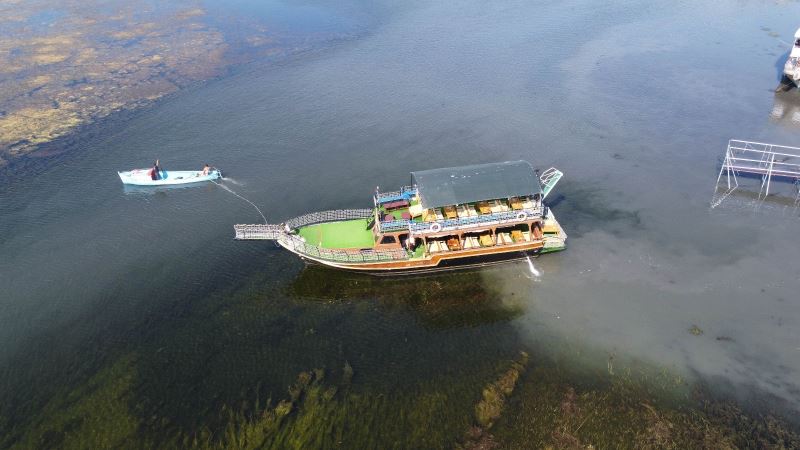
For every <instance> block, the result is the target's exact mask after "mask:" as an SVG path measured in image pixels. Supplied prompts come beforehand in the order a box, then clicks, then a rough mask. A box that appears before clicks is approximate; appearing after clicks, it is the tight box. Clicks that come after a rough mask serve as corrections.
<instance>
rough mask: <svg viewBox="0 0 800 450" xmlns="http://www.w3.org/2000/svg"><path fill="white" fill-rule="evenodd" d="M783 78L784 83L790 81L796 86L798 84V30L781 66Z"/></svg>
mask: <svg viewBox="0 0 800 450" xmlns="http://www.w3.org/2000/svg"><path fill="white" fill-rule="evenodd" d="M783 76H784V83H785V82H787V81H790V82H791V83H794V84H795V85H796V86H797V85H798V84H800V28H798V29H797V31H795V33H794V45H792V50H791V51H790V52H789V58H788V59H786V63H785V64H784V65H783Z"/></svg>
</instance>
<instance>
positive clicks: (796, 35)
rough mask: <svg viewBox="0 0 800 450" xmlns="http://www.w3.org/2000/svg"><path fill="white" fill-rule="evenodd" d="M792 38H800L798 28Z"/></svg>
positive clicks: (799, 29)
mask: <svg viewBox="0 0 800 450" xmlns="http://www.w3.org/2000/svg"><path fill="white" fill-rule="evenodd" d="M794 37H795V39H797V38H800V28H798V29H797V31H795V32H794Z"/></svg>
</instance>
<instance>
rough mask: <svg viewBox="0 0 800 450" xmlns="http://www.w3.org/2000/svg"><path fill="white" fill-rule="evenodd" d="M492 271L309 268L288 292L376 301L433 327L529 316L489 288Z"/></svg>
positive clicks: (300, 296)
mask: <svg viewBox="0 0 800 450" xmlns="http://www.w3.org/2000/svg"><path fill="white" fill-rule="evenodd" d="M506 267H507V266H506ZM493 270H495V269H489V270H463V271H457V272H452V273H447V274H438V275H428V276H409V277H375V276H370V275H363V274H357V273H348V272H343V271H338V270H332V269H328V268H325V267H321V266H317V265H310V266H306V268H305V269H303V271H302V272H301V273H300V275H299V276H298V277H297V278H296V279H295V280H294V282H292V284H291V286H290V289H289V292H290V293H291V296H292V297H293V298H296V299H298V300H304V301H325V302H347V301H354V300H361V301H368V300H374V301H376V302H377V303H378V304H379V305H380V306H381V307H382V308H386V309H388V310H392V311H395V312H407V313H411V314H413V316H414V317H416V318H417V319H418V320H419V321H420V322H421V323H422V324H424V326H425V327H429V328H433V329H447V328H460V327H476V326H480V325H487V324H492V323H497V322H507V321H510V320H512V319H514V318H516V317H518V316H520V315H521V314H522V313H523V312H524V310H523V305H522V303H521V301H520V302H513V301H512V302H509V301H508V299H505V298H504V297H503V296H502V295H500V292H498V290H496V289H492V288H491V287H490V286H489V285H487V283H486V279H485V278H484V277H485V276H486V275H487V274H489V273H492V271H493ZM500 270H502V269H500ZM520 300H521V298H520Z"/></svg>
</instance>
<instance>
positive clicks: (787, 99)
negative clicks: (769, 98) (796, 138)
mask: <svg viewBox="0 0 800 450" xmlns="http://www.w3.org/2000/svg"><path fill="white" fill-rule="evenodd" d="M769 118H770V120H771V121H772V122H774V123H777V124H778V125H782V126H786V127H791V128H798V127H800V92H798V90H797V89H794V88H793V89H791V90H789V91H786V92H776V93H775V97H774V100H773V104H772V110H771V111H770V113H769Z"/></svg>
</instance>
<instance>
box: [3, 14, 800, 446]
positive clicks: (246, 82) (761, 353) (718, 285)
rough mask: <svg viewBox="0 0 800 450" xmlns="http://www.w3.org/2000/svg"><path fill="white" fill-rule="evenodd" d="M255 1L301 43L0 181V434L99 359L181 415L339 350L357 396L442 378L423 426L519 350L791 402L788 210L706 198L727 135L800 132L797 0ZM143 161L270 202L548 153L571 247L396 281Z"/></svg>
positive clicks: (407, 389) (383, 415) (68, 387)
mask: <svg viewBox="0 0 800 450" xmlns="http://www.w3.org/2000/svg"><path fill="white" fill-rule="evenodd" d="M269 5H270V6H269V7H266V9H257V11H258V12H255V13H253V12H251V8H255V7H253V6H252V4H251V3H248V2H242V4H241V5H239V6H237V7H236V8H235V9H234V10H233V12H231V14H234V13H241V14H248V15H251V16H252V15H256V16H257V15H258V14H263V15H264V16H263V17H264V19H263V20H266V21H267V23H269V20H271V19H270V18H272V17H275V20H276V22H275V24H274V26H275V27H277V28H279V29H280V28H281V27H283V28H285V29H287V30H292V29H293V27H295V26H296V27H297V29H298V30H301V32H302V33H306V35H308V36H316V37H315V38H314V40H313V43H314V45H313V48H312V49H311V50H308V51H304V52H301V53H297V54H294V55H291V56H287V57H284V58H280V59H277V60H276V59H275V58H271V59H268V60H259V61H256V62H254V63H251V64H248V65H246V66H242V67H240V68H238V69H237V70H235V71H234V73H233V74H232V75H230V76H226V77H224V78H222V79H219V80H216V81H213V82H210V83H208V84H207V85H204V86H201V87H197V88H190V89H187V90H184V91H182V92H180V93H179V94H177V95H175V96H172V97H170V98H168V99H167V100H164V101H162V102H160V103H158V104H157V105H156V106H155V107H153V108H151V109H149V110H147V111H143V112H141V113H138V114H136V115H133V116H132V117H127V118H126V119H125V120H124V121H123V120H119V121H113V120H111V121H108V122H107V123H105V124H104V125H103V128H102V132H100V131H95V132H93V133H86V134H85V135H82V136H78V137H77V138H73V141H75V142H77V143H76V144H75V147H76V148H74V149H73V150H71V151H70V152H68V153H66V154H64V155H61V156H58V157H56V158H53V159H49V160H43V161H41V162H40V163H38V164H33V165H31V164H29V165H26V166H25V167H24V170H25V171H26V172H16V173H13V174H11V175H9V178H8V179H7V180H5V181H3V182H2V183H1V184H0V255H2V258H0V286H2V292H3V294H2V295H0V342H3V343H4V345H3V346H1V347H0V368H1V369H2V374H3V376H2V379H3V381H2V383H0V390H2V392H0V395H2V398H3V402H2V404H3V406H2V407H0V408H2V409H0V419H1V420H0V427H2V426H3V425H4V424H5V426H8V427H9V428H8V429H9V430H14V436H18V435H23V434H25V433H26V430H28V429H29V427H31V429H33V428H35V427H36V426H39V425H40V424H38V422H36V419H31V418H32V417H36V416H37V414H38V413H39V412H41V411H42V410H45V411H49V413H52V414H57V411H58V410H59V408H62V407H63V408H67V406H65V405H67V404H68V402H66V400H65V401H64V402H63V403H59V401H58V399H59V398H60V397H59V396H63V395H66V394H65V393H69V392H74V390H75V389H77V387H80V386H83V385H84V384H85V383H86V382H87V380H94V378H93V377H95V376H96V374H98V373H103V370H107V369H108V368H109V367H116V365H117V364H120V363H119V362H120V361H133V362H130V363H126V364H127V365H125V366H124V367H127V369H126V370H128V371H129V372H128V373H132V374H134V375H131V376H133V377H134V378H135V379H136V380H137V381H134V386H136V387H135V389H134V395H133V398H134V399H135V407H134V406H132V407H131V411H133V412H131V413H130V414H132V415H141V416H142V417H149V416H150V415H153V417H155V415H158V416H159V417H166V418H168V420H169V423H170V425H169V426H170V427H175V428H176V429H181V430H191V429H194V428H197V427H199V426H202V425H204V424H206V425H207V424H209V423H213V422H214V420H216V419H210V418H209V417H211V416H214V413H213V411H215V410H216V409H217V408H219V407H220V405H235V404H238V403H241V402H242V401H243V400H252V398H253V397H254V395H256V394H258V395H261V396H262V397H264V398H266V397H267V396H272V397H273V398H279V397H280V396H281V395H282V394H283V393H285V388H286V386H287V385H288V384H290V383H291V382H292V380H294V379H295V378H296V376H297V374H298V373H299V372H301V371H304V370H309V369H312V368H315V367H323V366H324V367H326V368H328V369H329V370H330V371H331V372H332V373H334V374H336V373H339V372H340V371H341V368H342V366H343V365H344V364H345V362H347V363H348V364H350V365H352V367H353V369H354V372H355V377H354V378H353V386H354V388H357V389H361V390H363V392H372V393H380V395H384V394H385V396H386V397H389V398H395V399H397V402H400V403H402V402H404V401H408V402H411V401H412V400H403V399H410V398H420V397H425V398H436V396H442V398H446V399H448V405H449V407H448V408H446V409H444V410H441V411H438V412H439V413H441V414H442V416H441V417H442V425H441V426H440V427H434V428H439V431H437V432H435V433H433V434H434V435H435V436H434V437H436V436H439V435H438V434H436V433H441V434H442V436H444V437H442V439H445V440H446V439H448V436H451V435H455V436H456V437H457V436H458V435H459V433H461V432H462V431H460V430H463V429H464V423H465V421H466V419H465V417H468V416H469V414H470V412H471V408H472V406H471V405H472V404H473V403H474V397H475V395H476V394H475V393H476V392H477V393H480V386H481V385H482V384H483V383H485V382H486V380H488V379H491V378H492V375H491V374H493V373H494V372H493V370H495V368H496V364H497V361H498V360H503V359H508V358H513V357H514V355H516V354H517V352H518V351H519V350H521V349H526V350H528V351H529V352H531V354H532V358H533V360H534V361H535V360H537V359H538V360H555V361H560V364H563V365H564V366H566V367H572V368H575V370H576V371H581V370H588V371H589V372H590V373H594V374H596V373H605V372H606V371H608V372H610V373H611V374H612V375H613V374H615V373H621V372H622V371H624V370H625V369H626V368H628V369H630V368H631V367H634V368H636V367H644V366H654V367H657V368H663V369H665V370H667V371H669V372H670V373H672V374H675V375H676V376H679V377H682V378H683V379H685V380H688V382H689V383H690V384H693V383H695V382H701V383H705V384H707V385H710V386H711V387H712V388H713V389H712V390H713V391H714V392H716V393H719V394H720V395H724V396H728V397H731V398H734V399H736V400H737V401H739V402H740V404H741V405H743V406H745V407H750V406H752V407H756V408H761V407H769V408H772V409H775V410H777V411H779V412H780V413H781V414H783V415H784V416H786V417H791V416H792V415H793V414H796V413H797V412H798V411H799V410H800V381H798V380H800V331H798V329H800V328H799V326H800V296H798V295H797V293H798V289H799V288H800V266H798V265H797V249H798V246H797V239H796V236H797V230H798V226H800V214H798V212H797V210H796V209H793V208H788V207H773V208H769V207H765V208H761V209H759V210H754V209H753V208H748V207H737V208H731V207H724V205H723V207H720V208H715V209H713V210H712V209H710V208H709V203H710V200H711V197H712V194H713V191H714V182H715V180H716V176H717V173H718V170H719V162H720V159H721V157H722V155H723V154H724V151H725V147H726V145H727V141H728V139H730V138H738V139H747V140H755V141H763V142H774V143H779V144H786V145H793V144H795V145H796V144H797V143H798V131H800V128H798V127H797V125H796V123H797V122H795V121H792V120H789V119H780V118H779V117H777V116H776V114H775V113H774V112H773V110H774V108H775V106H776V105H788V106H785V108H787V109H791V108H796V107H797V105H800V95H796V94H798V93H797V92H790V93H786V94H780V95H779V96H777V97H776V95H775V94H774V93H773V89H774V88H775V86H776V85H777V83H778V80H779V74H780V67H781V66H782V63H783V58H785V55H786V51H787V50H788V48H789V43H790V42H791V40H792V34H793V32H794V30H795V29H796V27H797V26H798V24H797V22H796V18H797V17H799V16H800V5H798V4H796V3H794V2H787V3H771V2H735V1H727V0H703V1H694V2H677V3H676V2H655V3H653V2H641V1H623V2H612V3H608V2H597V1H591V0H576V1H567V2H560V3H552V2H533V3H531V2H503V3H491V2H490V3H486V2H479V1H471V0H465V1H460V2H424V1H415V2H404V3H403V5H402V6H400V5H396V4H394V3H391V2H389V3H386V4H382V3H378V2H363V4H362V3H360V2H350V3H346V4H343V5H338V4H322V3H316V2H313V1H312V2H305V3H304V4H303V5H304V6H302V7H297V8H290V7H287V6H286V5H283V4H280V3H270V4H269ZM218 8H219V9H220V11H223V10H224V8H222V7H221V6H219V7H218ZM270 8H272V9H270ZM211 11H212V12H213V11H214V9H213V7H212V9H211ZM225 11H227V10H224V11H223V12H225ZM223 12H219V11H218V12H217V14H220V15H222V14H223ZM221 23H222V22H221ZM321 35H324V36H330V38H320V37H319V36H321ZM309 39H310V38H309ZM156 158H159V159H160V160H161V163H162V165H163V166H164V167H165V168H166V169H167V170H169V169H173V168H174V169H176V170H178V169H190V168H193V167H196V168H200V167H202V164H203V163H205V162H209V163H211V164H214V165H216V166H218V167H220V168H222V169H223V171H224V173H225V175H226V177H228V179H227V180H226V181H225V182H224V184H225V185H226V186H228V187H229V188H230V189H233V190H234V191H236V192H237V193H239V194H240V195H243V196H244V197H246V198H248V199H249V200H251V201H253V202H254V203H256V204H257V205H259V207H260V208H261V209H262V210H263V211H264V213H265V215H266V216H267V219H269V220H270V221H271V222H280V221H283V220H285V219H287V218H290V217H294V216H296V215H299V214H302V213H305V212H311V211H315V210H327V209H336V208H361V207H369V206H370V205H371V199H370V196H371V193H372V191H373V189H374V187H375V186H377V185H379V186H381V188H384V189H387V190H388V189H391V188H392V187H395V186H400V185H402V184H406V183H407V182H408V180H409V175H408V173H409V171H412V170H418V169H426V168H435V167H446V166H453V165H462V164H473V163H483V162H492V161H500V160H513V159H525V160H528V161H530V162H532V163H533V164H534V165H535V166H537V167H539V168H541V169H545V168H547V167H550V166H555V167H557V168H559V169H560V170H562V171H563V172H564V173H565V177H564V179H563V180H562V182H561V183H560V184H559V185H558V186H557V187H556V190H555V191H554V193H553V194H551V195H552V198H551V199H550V201H551V206H552V209H553V211H554V212H555V213H556V214H557V216H558V218H559V221H560V222H561V223H562V225H563V226H564V228H565V230H566V231H567V233H568V234H569V236H570V237H569V240H568V249H567V250H566V251H565V252H562V253H558V254H552V255H547V256H543V257H541V258H538V259H535V260H534V261H533V264H534V266H535V268H536V271H537V272H539V275H538V276H536V275H534V274H532V273H531V271H530V269H529V266H528V264H527V263H521V264H516V263H514V264H509V265H505V266H503V267H500V268H496V269H492V270H488V271H478V272H466V273H461V274H451V275H444V276H436V277H426V278H409V279H403V280H395V281H392V280H389V281H386V280H378V279H372V278H368V277H360V276H354V275H347V274H340V273H337V272H332V271H328V270H325V269H319V268H306V267H305V266H304V264H303V263H302V262H300V261H299V260H298V259H297V258H295V257H293V256H292V255H290V254H288V252H285V251H281V250H279V249H277V248H275V247H274V246H273V245H272V244H269V243H259V242H234V241H233V240H232V237H233V228H232V225H233V224H235V223H256V222H258V221H259V220H260V217H259V215H258V213H257V212H256V211H255V210H254V209H253V208H252V207H251V206H250V205H248V204H247V203H245V202H243V201H241V200H240V199H238V198H236V197H234V196H233V195H231V194H230V193H229V192H227V191H226V190H224V189H222V188H220V187H219V186H216V185H213V184H209V185H203V186H195V187H189V188H182V189H171V190H153V191H151V190H126V189H124V188H123V187H122V186H121V184H120V182H119V179H118V177H117V176H116V173H115V171H116V170H125V169H129V168H133V167H144V166H147V165H149V164H150V163H151V162H152V161H153V160H155V159H156ZM20 170H23V169H22V168H21V169H20ZM790 203H791V202H790ZM693 326H696V327H698V328H699V329H700V330H702V334H701V335H699V336H697V335H694V334H692V333H690V332H689V330H690V329H691V328H692V327H693ZM131 355H135V356H131ZM587 368H588V369H587ZM598 368H599V369H598ZM254 393H255V394H254ZM87 395H88V394H87ZM415 396H419V397H415ZM59 405H61V406H59ZM375 408H376V409H375V410H374V411H373V413H374V417H373V418H372V419H370V420H371V422H370V423H371V424H372V425H370V426H371V427H372V429H373V430H382V431H380V432H378V431H375V432H376V433H378V435H377V436H378V437H380V438H381V439H386V440H384V441H383V442H412V443H414V442H415V443H416V444H419V445H422V446H425V444H424V443H425V442H426V441H424V440H417V441H415V440H414V439H412V438H409V434H408V433H411V432H410V431H409V430H413V429H415V428H414V427H415V426H417V425H419V426H420V427H424V426H425V422H424V420H423V419H419V420H420V422H419V423H417V422H415V419H414V418H413V417H410V416H408V417H407V416H405V415H401V416H402V417H401V418H399V419H398V418H397V417H395V416H394V415H393V414H392V411H389V410H381V409H380V407H379V406H376V407H375ZM409 410H411V408H410V407H409ZM464 411H466V413H465V412H464ZM394 421H397V422H398V423H399V424H400V425H398V424H396V423H395V424H392V422H394ZM415 424H416V425H415ZM354 426H355V425H354ZM365 426H366V425H365ZM404 427H405V428H404ZM397 430H400V431H397ZM380 433H384V434H380ZM392 433H400V434H402V433H405V434H402V436H403V439H410V440H408V441H402V440H401V438H400V437H398V436H399V435H400V434H398V436H396V435H395V434H392ZM448 433H450V434H448ZM439 437H441V436H439ZM15 439H16V438H15ZM432 439H434V438H432ZM438 442H440V441H431V442H428V444H430V446H434V447H436V446H439V445H440V444H439V443H438ZM2 443H3V441H2V440H0V444H2Z"/></svg>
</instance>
